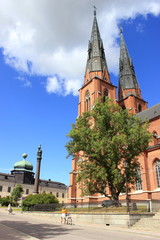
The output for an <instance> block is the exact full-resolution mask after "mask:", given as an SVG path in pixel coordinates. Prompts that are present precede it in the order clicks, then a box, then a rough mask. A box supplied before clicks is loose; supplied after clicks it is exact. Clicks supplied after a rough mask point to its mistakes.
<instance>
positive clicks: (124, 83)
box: [118, 30, 147, 114]
mask: <svg viewBox="0 0 160 240" xmlns="http://www.w3.org/2000/svg"><path fill="white" fill-rule="evenodd" d="M118 98H119V105H120V106H121V107H123V108H126V109H129V110H130V112H131V113H133V114H136V113H138V112H141V111H143V110H145V109H146V108H147V102H145V101H144V100H143V99H142V94H141V90H140V87H139V84H138V81H137V77H136V74H135V71H134V66H133V63H132V59H131V58H130V56H129V52H128V50H127V46H126V44H125V41H124V37H123V33H122V30H121V31H120V60H119V93H118Z"/></svg>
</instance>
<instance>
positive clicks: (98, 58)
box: [86, 7, 109, 81]
mask: <svg viewBox="0 0 160 240" xmlns="http://www.w3.org/2000/svg"><path fill="white" fill-rule="evenodd" d="M100 71H101V72H103V73H104V75H106V72H107V73H108V67H107V63H106V57H105V52H104V48H103V42H102V39H101V36H100V32H99V27H98V23H97V18H96V8H95V7H94V20H93V26H92V32H91V37H90V40H89V44H88V59H87V66H86V72H87V73H91V72H96V74H97V75H98V73H97V72H100ZM106 78H108V76H107V77H106ZM107 80H108V79H107ZM108 81H109V80H108Z"/></svg>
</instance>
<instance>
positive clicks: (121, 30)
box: [119, 26, 123, 34]
mask: <svg viewBox="0 0 160 240" xmlns="http://www.w3.org/2000/svg"><path fill="white" fill-rule="evenodd" d="M119 32H120V34H121V33H123V28H122V26H120V27H119Z"/></svg>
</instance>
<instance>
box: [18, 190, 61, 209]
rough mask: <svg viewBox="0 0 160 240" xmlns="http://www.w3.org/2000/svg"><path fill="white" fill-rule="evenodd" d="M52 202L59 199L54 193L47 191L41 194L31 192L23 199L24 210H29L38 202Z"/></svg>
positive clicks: (56, 201)
mask: <svg viewBox="0 0 160 240" xmlns="http://www.w3.org/2000/svg"><path fill="white" fill-rule="evenodd" d="M52 203H59V201H58V199H57V198H56V197H55V196H54V195H52V194H49V193H48V194H47V193H41V194H36V195H33V194H30V195H28V196H27V197H26V198H25V199H24V200H23V201H22V210H23V211H29V210H30V207H32V206H34V205H36V204H52Z"/></svg>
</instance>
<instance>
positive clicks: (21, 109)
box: [0, 0, 160, 185]
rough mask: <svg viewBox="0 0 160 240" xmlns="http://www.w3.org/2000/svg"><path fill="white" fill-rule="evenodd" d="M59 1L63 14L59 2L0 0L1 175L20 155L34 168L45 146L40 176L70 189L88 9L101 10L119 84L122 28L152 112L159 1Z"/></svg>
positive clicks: (157, 84)
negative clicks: (70, 140) (70, 145)
mask: <svg viewBox="0 0 160 240" xmlns="http://www.w3.org/2000/svg"><path fill="white" fill-rule="evenodd" d="M61 1H62V2H63V4H64V9H63V8H61V4H60V3H59V1H58V0H55V1H54V3H53V2H52V3H51V1H50V0H45V1H44V0H39V1H38V0H34V1H30V0H28V1H23V4H21V1H19V0H15V1H14V3H15V2H17V5H16V4H13V3H12V1H10V0H6V1H3V0H0V4H1V6H2V5H4V6H3V7H2V9H1V10H0V27H1V33H0V83H1V87H0V112H1V118H0V157H1V160H0V172H6V173H9V172H10V170H11V169H12V168H13V165H14V163H15V162H16V161H20V160H22V154H23V153H25V152H26V153H27V154H28V161H30V162H31V163H32V164H33V165H34V171H35V170H36V153H37V147H38V145H39V144H42V150H43V159H42V165H41V178H43V179H52V180H53V181H60V182H64V183H65V184H67V185H68V184H69V172H70V170H71V159H66V156H67V152H66V149H65V147H64V146H65V144H66V142H67V138H66V135H67V133H68V132H69V130H70V128H71V124H72V123H74V122H75V119H76V117H77V104H78V89H79V87H80V86H81V85H82V83H83V77H84V72H85V64H86V59H87V47H88V40H89V39H90V34H91V28H92V22H93V9H92V6H93V5H96V6H97V8H98V9H97V20H98V23H99V29H100V33H101V37H102V40H103V42H104V48H105V52H106V59H107V63H108V66H109V71H110V73H111V81H112V83H113V84H115V85H116V86H118V58H119V37H118V36H119V35H118V34H119V33H118V31H119V30H118V26H119V25H122V27H123V34H124V38H125V41H126V44H127V47H128V50H129V53H130V56H131V58H132V60H133V64H134V67H135V71H136V75H137V78H138V81H139V84H140V88H141V91H142V96H143V98H144V100H146V101H147V102H148V105H149V107H150V106H153V105H155V104H157V103H159V102H160V97H159V89H160V80H159V79H160V78H159V76H160V44H159V42H160V30H159V29H160V1H158V0H150V1H147V0H142V1H141V2H140V3H139V1H137V0H135V1H134V3H133V1H130V0H128V1H125V0H124V1H117V0H114V1H113V0H112V1H107V2H108V5H106V3H104V2H105V1H101V0H100V1H98V0H95V1H84V0H82V1H80V2H79V1H78V2H77V3H76V4H73V3H75V2H74V1H73V0H68V1H64V0H61ZM66 2H67V3H68V4H67V5H65V4H66ZM122 2H123V4H122ZM125 2H126V4H125ZM38 3H40V4H38ZM137 3H139V4H137ZM128 4H129V5H128ZM70 6H72V7H70ZM51 10H53V11H51ZM35 13H36V14H35ZM53 13H54V14H53ZM65 17H66V18H65Z"/></svg>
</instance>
